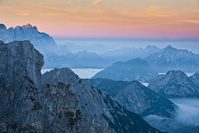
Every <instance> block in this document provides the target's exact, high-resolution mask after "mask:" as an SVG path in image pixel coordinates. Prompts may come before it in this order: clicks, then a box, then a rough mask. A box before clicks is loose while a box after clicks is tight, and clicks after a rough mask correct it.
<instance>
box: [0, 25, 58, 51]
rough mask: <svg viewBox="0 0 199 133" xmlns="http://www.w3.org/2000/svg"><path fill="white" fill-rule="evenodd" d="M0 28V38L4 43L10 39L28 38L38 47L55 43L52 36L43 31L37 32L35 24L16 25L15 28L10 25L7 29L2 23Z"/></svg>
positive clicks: (21, 39)
mask: <svg viewBox="0 0 199 133" xmlns="http://www.w3.org/2000/svg"><path fill="white" fill-rule="evenodd" d="M0 30H1V31H3V32H2V33H1V34H0V39H2V41H4V42H6V43H8V42H12V41H23V40H30V41H31V43H33V44H34V46H35V47H36V48H37V47H39V45H44V46H49V45H55V41H54V40H53V38H52V37H50V36H49V35H47V34H45V33H41V32H39V31H38V29H37V27H36V26H32V25H30V24H27V25H23V26H16V27H15V28H13V27H11V28H9V29H7V28H6V26H5V25H4V24H1V25H0Z"/></svg>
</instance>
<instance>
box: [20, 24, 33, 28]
mask: <svg viewBox="0 0 199 133" xmlns="http://www.w3.org/2000/svg"><path fill="white" fill-rule="evenodd" d="M22 28H32V25H31V24H26V25H23V26H22Z"/></svg>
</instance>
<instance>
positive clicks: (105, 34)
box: [0, 0, 199, 39]
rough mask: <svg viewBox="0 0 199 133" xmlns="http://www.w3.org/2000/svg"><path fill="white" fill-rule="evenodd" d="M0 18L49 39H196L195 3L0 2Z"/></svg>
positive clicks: (198, 14)
mask: <svg viewBox="0 0 199 133" xmlns="http://www.w3.org/2000/svg"><path fill="white" fill-rule="evenodd" d="M0 15H1V17H0V23H3V24H5V25H6V27H7V28H9V27H15V26H17V25H24V24H27V23H30V24H32V25H34V26H37V27H38V29H39V31H42V32H46V33H47V34H50V35H51V36H53V37H73V38H75V37H77V38H148V39H199V0H175V1H173V0H161V1H158V0H147V1H146V0H139V1H133V0H50V1H48V0H0Z"/></svg>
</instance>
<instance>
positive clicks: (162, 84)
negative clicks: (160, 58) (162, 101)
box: [148, 70, 199, 98]
mask: <svg viewBox="0 0 199 133" xmlns="http://www.w3.org/2000/svg"><path fill="white" fill-rule="evenodd" d="M148 87H149V88H150V89H151V90H153V91H155V92H156V93H158V94H160V95H162V96H165V97H167V98H196V97H199V89H198V87H197V86H196V85H195V84H194V83H193V82H192V81H191V79H190V78H189V77H188V76H187V75H186V74H185V73H184V72H182V71H179V70H176V71H175V70H171V71H169V72H167V73H166V74H165V75H160V76H158V77H157V78H155V79H154V80H152V81H151V82H150V83H149V85H148Z"/></svg>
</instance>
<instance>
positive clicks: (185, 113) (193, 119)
mask: <svg viewBox="0 0 199 133" xmlns="http://www.w3.org/2000/svg"><path fill="white" fill-rule="evenodd" d="M171 101H172V102H174V103H175V104H176V105H177V106H178V107H179V108H178V109H177V110H176V115H175V117H174V118H172V119H170V118H164V117H159V116H155V115H149V116H147V117H145V118H144V119H145V120H146V121H147V122H149V123H150V124H151V125H152V126H154V127H156V128H158V129H161V130H163V131H169V132H172V131H175V130H178V129H180V130H183V127H190V129H192V128H194V127H196V126H198V125H199V119H198V118H199V99H171Z"/></svg>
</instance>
